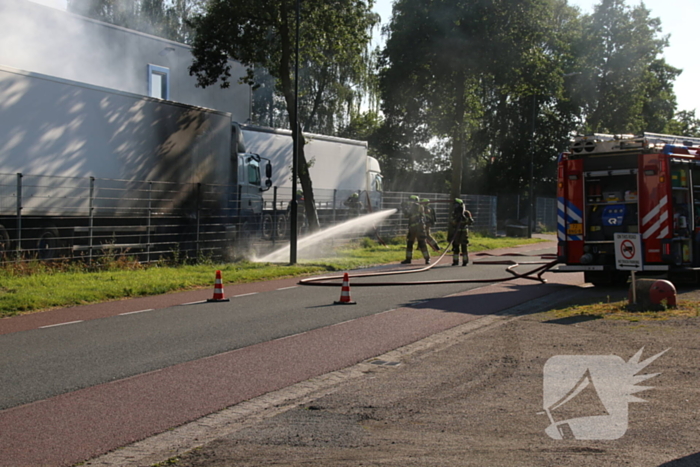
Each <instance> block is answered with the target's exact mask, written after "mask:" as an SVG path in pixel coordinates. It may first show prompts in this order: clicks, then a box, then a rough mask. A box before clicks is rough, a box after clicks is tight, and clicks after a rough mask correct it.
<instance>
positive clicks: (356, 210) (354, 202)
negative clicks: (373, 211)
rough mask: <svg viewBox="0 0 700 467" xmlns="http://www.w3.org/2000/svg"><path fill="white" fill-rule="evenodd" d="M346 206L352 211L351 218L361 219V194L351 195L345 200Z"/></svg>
mask: <svg viewBox="0 0 700 467" xmlns="http://www.w3.org/2000/svg"><path fill="white" fill-rule="evenodd" d="M343 204H345V206H347V207H348V208H349V210H350V213H349V214H350V217H359V216H360V213H361V212H362V201H360V195H359V193H353V194H351V195H350V196H349V197H348V199H346V200H345V203H343Z"/></svg>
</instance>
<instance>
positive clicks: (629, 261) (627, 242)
mask: <svg viewBox="0 0 700 467" xmlns="http://www.w3.org/2000/svg"><path fill="white" fill-rule="evenodd" d="M615 264H616V266H617V269H619V270H621V271H642V270H643V269H644V265H643V264H642V236H641V234H638V233H616V234H615Z"/></svg>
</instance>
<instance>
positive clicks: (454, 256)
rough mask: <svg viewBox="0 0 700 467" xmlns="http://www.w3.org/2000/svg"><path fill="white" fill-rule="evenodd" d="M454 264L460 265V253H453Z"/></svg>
mask: <svg viewBox="0 0 700 467" xmlns="http://www.w3.org/2000/svg"><path fill="white" fill-rule="evenodd" d="M452 266H459V253H456V254H453V255H452Z"/></svg>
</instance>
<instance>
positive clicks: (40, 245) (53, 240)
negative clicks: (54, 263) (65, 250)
mask: <svg viewBox="0 0 700 467" xmlns="http://www.w3.org/2000/svg"><path fill="white" fill-rule="evenodd" d="M36 252H37V258H38V259H40V260H42V261H51V260H52V259H56V258H57V257H58V256H59V241H58V229H57V228H56V227H53V226H47V227H44V228H43V229H41V232H39V236H38V237H37V240H36Z"/></svg>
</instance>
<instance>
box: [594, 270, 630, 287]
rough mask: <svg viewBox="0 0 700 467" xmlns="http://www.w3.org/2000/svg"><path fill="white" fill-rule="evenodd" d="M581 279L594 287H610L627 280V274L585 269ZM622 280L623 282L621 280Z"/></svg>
mask: <svg viewBox="0 0 700 467" xmlns="http://www.w3.org/2000/svg"><path fill="white" fill-rule="evenodd" d="M583 280H584V281H585V282H589V283H591V284H593V285H594V286H596V287H610V286H612V285H619V284H622V283H626V282H627V276H624V279H623V276H622V275H620V274H618V273H617V271H585V272H584V273H583ZM622 280H624V282H622Z"/></svg>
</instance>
